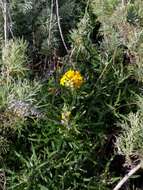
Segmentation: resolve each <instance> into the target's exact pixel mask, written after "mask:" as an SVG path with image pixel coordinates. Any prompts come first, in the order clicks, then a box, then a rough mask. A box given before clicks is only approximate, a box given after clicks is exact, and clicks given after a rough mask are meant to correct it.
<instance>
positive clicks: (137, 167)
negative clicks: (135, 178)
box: [113, 163, 142, 190]
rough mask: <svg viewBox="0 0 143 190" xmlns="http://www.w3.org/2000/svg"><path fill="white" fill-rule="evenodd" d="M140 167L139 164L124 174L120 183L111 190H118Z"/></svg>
mask: <svg viewBox="0 0 143 190" xmlns="http://www.w3.org/2000/svg"><path fill="white" fill-rule="evenodd" d="M141 167H142V165H141V163H139V164H138V165H137V166H135V167H134V168H133V169H131V170H130V172H129V173H128V174H126V175H125V176H124V177H123V179H121V181H119V183H118V184H117V185H116V187H115V188H114V189H113V190H119V189H120V188H121V187H122V186H123V185H124V183H126V181H127V180H128V179H129V178H130V177H131V176H132V175H133V174H135V173H136V172H137V171H138V170H139V169H140V168H141Z"/></svg>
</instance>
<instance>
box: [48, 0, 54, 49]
mask: <svg viewBox="0 0 143 190" xmlns="http://www.w3.org/2000/svg"><path fill="white" fill-rule="evenodd" d="M53 9H54V0H51V14H50V24H49V36H48V47H50V41H51V28H52V19H53Z"/></svg>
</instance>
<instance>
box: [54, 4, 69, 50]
mask: <svg viewBox="0 0 143 190" xmlns="http://www.w3.org/2000/svg"><path fill="white" fill-rule="evenodd" d="M56 15H57V22H58V28H59V32H60V36H61V40H62V43H63V45H64V48H65V50H66V51H67V53H68V48H67V45H66V43H65V39H64V36H63V32H62V29H61V23H60V16H59V2H58V0H56Z"/></svg>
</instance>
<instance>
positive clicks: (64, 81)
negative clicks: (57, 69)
mask: <svg viewBox="0 0 143 190" xmlns="http://www.w3.org/2000/svg"><path fill="white" fill-rule="evenodd" d="M83 82H84V79H83V77H82V76H81V74H80V72H79V71H74V70H71V69H70V70H69V71H67V72H66V73H65V74H64V75H63V76H62V78H61V80H60V84H61V85H62V86H65V87H69V88H71V89H77V88H80V87H81V85H82V84H83Z"/></svg>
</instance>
